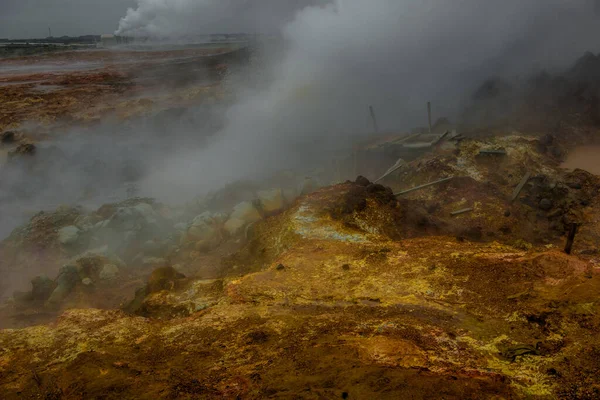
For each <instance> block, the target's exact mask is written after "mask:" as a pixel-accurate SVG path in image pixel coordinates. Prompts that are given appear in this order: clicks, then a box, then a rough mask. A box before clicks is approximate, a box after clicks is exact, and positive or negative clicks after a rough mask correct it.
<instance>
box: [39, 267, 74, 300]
mask: <svg viewBox="0 0 600 400" xmlns="http://www.w3.org/2000/svg"><path fill="white" fill-rule="evenodd" d="M77 282H79V273H78V272H77V267H76V266H74V265H65V266H64V267H62V268H61V270H60V272H59V273H58V278H56V289H54V291H53V292H52V294H51V295H50V298H49V299H48V301H47V302H46V304H48V305H50V306H56V305H58V304H60V303H61V302H62V301H63V300H64V299H65V298H66V297H67V296H68V295H69V294H70V293H71V291H72V290H73V288H75V286H76V285H77Z"/></svg>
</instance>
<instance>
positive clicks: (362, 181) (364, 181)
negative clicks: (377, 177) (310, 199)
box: [354, 175, 371, 186]
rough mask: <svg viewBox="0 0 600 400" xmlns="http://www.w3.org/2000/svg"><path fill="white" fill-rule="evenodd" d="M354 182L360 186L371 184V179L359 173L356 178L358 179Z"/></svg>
mask: <svg viewBox="0 0 600 400" xmlns="http://www.w3.org/2000/svg"><path fill="white" fill-rule="evenodd" d="M354 183H356V184H357V185H359V186H369V185H370V184H371V181H369V180H368V179H367V178H365V177H364V176H362V175H359V176H358V177H357V178H356V181H354Z"/></svg>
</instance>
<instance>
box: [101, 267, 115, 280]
mask: <svg viewBox="0 0 600 400" xmlns="http://www.w3.org/2000/svg"><path fill="white" fill-rule="evenodd" d="M118 276H119V267H117V266H116V265H115V264H105V265H104V266H103V267H102V271H100V274H99V278H100V279H101V280H103V281H111V280H113V279H115V278H117V277H118Z"/></svg>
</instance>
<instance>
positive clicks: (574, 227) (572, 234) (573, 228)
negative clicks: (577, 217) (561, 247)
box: [565, 224, 579, 254]
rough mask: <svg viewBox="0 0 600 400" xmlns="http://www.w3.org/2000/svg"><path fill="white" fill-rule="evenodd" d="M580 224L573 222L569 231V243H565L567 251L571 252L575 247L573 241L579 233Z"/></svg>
mask: <svg viewBox="0 0 600 400" xmlns="http://www.w3.org/2000/svg"><path fill="white" fill-rule="evenodd" d="M578 228H579V225H578V224H571V230H570V231H569V237H568V238H567V244H566V245H565V253H567V254H571V250H572V249H573V242H574V241H575V235H576V234H577V229H578Z"/></svg>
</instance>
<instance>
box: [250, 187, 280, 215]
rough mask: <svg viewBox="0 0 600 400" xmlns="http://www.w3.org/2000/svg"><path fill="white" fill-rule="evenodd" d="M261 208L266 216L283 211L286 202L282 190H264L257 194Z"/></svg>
mask: <svg viewBox="0 0 600 400" xmlns="http://www.w3.org/2000/svg"><path fill="white" fill-rule="evenodd" d="M257 196H258V200H259V201H260V206H261V208H262V210H263V211H264V212H265V213H266V214H271V213H276V212H278V211H281V210H283V207H284V206H285V202H284V199H283V192H282V190H281V189H272V190H263V191H260V192H258V193H257Z"/></svg>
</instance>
